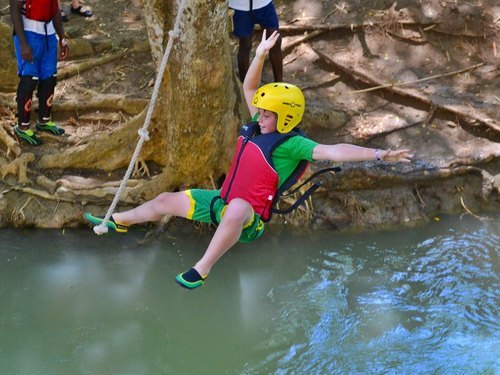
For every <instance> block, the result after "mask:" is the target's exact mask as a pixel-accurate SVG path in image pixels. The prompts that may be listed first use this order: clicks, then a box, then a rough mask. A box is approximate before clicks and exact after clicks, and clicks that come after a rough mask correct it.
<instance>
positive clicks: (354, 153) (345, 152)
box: [312, 143, 413, 163]
mask: <svg viewBox="0 0 500 375" xmlns="http://www.w3.org/2000/svg"><path fill="white" fill-rule="evenodd" d="M312 157H313V159H314V160H317V161H318V160H330V161H336V162H349V161H366V160H384V161H391V162H398V161H399V162H404V163H409V162H410V161H411V159H413V155H412V154H410V150H382V149H374V148H367V147H361V146H356V145H351V144H347V143H339V144H336V145H322V144H319V145H317V146H316V147H315V148H314V149H313V154H312Z"/></svg>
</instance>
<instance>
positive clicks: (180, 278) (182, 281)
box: [175, 268, 208, 289]
mask: <svg viewBox="0 0 500 375" xmlns="http://www.w3.org/2000/svg"><path fill="white" fill-rule="evenodd" d="M207 276H208V275H205V276H201V275H200V274H199V273H198V271H196V270H195V269H194V268H190V269H189V270H187V271H186V272H183V273H180V274H178V275H177V276H176V277H175V281H176V282H177V284H179V285H180V286H182V287H183V288H186V289H195V288H198V287H199V286H202V285H203V284H204V283H205V279H206V278H207Z"/></svg>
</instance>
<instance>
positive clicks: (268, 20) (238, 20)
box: [233, 2, 279, 38]
mask: <svg viewBox="0 0 500 375" xmlns="http://www.w3.org/2000/svg"><path fill="white" fill-rule="evenodd" d="M255 24H259V25H260V26H261V27H262V28H265V29H276V30H277V29H278V28H279V21H278V15H277V14H276V9H275V8H274V5H273V3H272V2H270V3H269V4H267V5H266V6H265V7H263V8H260V9H255V10H252V11H244V10H237V9H235V10H234V15H233V29H234V31H233V35H234V36H235V37H238V38H240V37H245V36H251V35H252V34H253V28H254V26H255Z"/></svg>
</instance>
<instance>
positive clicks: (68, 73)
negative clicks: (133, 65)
mask: <svg viewBox="0 0 500 375" xmlns="http://www.w3.org/2000/svg"><path fill="white" fill-rule="evenodd" d="M147 51H149V44H148V43H138V44H136V45H135V46H133V47H132V48H130V49H126V50H124V51H120V52H118V53H115V54H112V55H104V56H102V57H97V58H94V59H87V60H85V61H83V62H81V63H78V64H75V63H71V64H69V65H67V66H65V67H64V68H62V69H60V70H59V72H58V73H57V78H58V79H60V80H62V79H67V78H70V77H73V76H75V75H78V74H80V73H83V72H85V71H87V70H90V69H92V68H94V67H96V66H100V65H104V64H108V63H110V62H112V61H115V60H118V59H121V58H122V57H124V56H126V55H128V54H130V53H139V52H147Z"/></svg>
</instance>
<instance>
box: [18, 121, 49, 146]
mask: <svg viewBox="0 0 500 375" xmlns="http://www.w3.org/2000/svg"><path fill="white" fill-rule="evenodd" d="M14 134H15V135H16V136H17V138H19V139H22V140H23V141H24V142H26V143H27V144H29V145H31V146H40V145H41V144H43V142H42V140H41V139H40V138H38V137H37V136H36V134H35V132H34V131H33V130H31V129H26V130H22V129H21V128H20V127H19V125H16V126H14Z"/></svg>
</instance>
